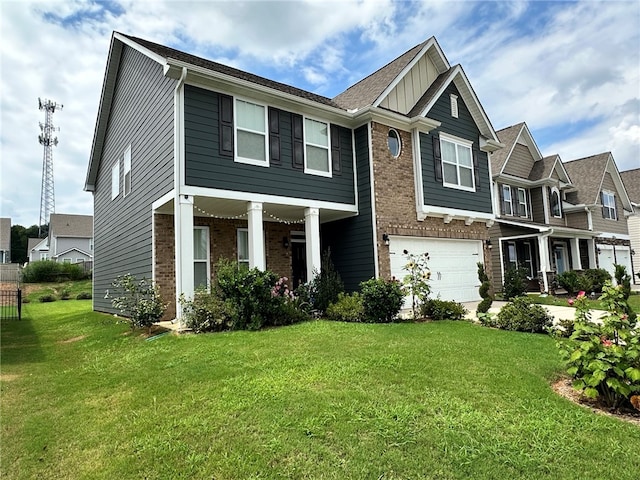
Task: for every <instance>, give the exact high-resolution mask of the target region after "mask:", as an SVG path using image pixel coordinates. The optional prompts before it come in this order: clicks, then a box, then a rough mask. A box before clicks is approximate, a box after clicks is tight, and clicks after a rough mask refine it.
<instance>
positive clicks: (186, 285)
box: [174, 195, 194, 322]
mask: <svg viewBox="0 0 640 480" xmlns="http://www.w3.org/2000/svg"><path fill="white" fill-rule="evenodd" d="M174 229H175V232H176V233H175V252H176V318H177V319H178V320H179V321H180V322H182V307H181V306H180V301H179V298H180V295H181V294H184V295H185V297H187V298H193V293H194V279H193V197H192V196H190V195H180V196H179V201H178V202H175V201H174Z"/></svg>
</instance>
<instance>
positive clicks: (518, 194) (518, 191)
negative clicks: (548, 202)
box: [516, 187, 529, 218]
mask: <svg viewBox="0 0 640 480" xmlns="http://www.w3.org/2000/svg"><path fill="white" fill-rule="evenodd" d="M520 192H522V193H523V194H524V215H520V205H523V202H521V201H520ZM527 192H528V190H527V189H526V188H522V187H517V190H516V194H517V196H518V198H517V201H518V217H520V218H529V203H528V202H527Z"/></svg>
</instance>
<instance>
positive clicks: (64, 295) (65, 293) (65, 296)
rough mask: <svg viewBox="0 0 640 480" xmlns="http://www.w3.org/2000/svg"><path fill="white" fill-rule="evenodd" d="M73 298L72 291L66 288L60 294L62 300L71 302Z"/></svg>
mask: <svg viewBox="0 0 640 480" xmlns="http://www.w3.org/2000/svg"><path fill="white" fill-rule="evenodd" d="M70 298H71V291H70V290H69V289H68V288H65V289H64V290H62V292H60V300H69V299H70Z"/></svg>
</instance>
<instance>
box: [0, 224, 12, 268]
mask: <svg viewBox="0 0 640 480" xmlns="http://www.w3.org/2000/svg"><path fill="white" fill-rule="evenodd" d="M0 263H11V219H10V218H6V217H4V218H0Z"/></svg>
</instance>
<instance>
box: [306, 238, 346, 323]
mask: <svg viewBox="0 0 640 480" xmlns="http://www.w3.org/2000/svg"><path fill="white" fill-rule="evenodd" d="M314 273H315V276H314V277H313V278H312V279H311V281H310V282H309V297H310V299H311V303H312V305H313V308H314V309H315V310H318V311H320V312H321V313H324V312H325V311H326V310H327V307H329V305H330V304H332V303H334V302H335V301H336V300H338V295H339V294H340V293H342V292H344V283H343V281H342V278H340V274H339V273H338V272H337V271H336V269H335V267H334V266H333V262H332V261H331V251H329V250H326V251H325V252H324V253H323V255H322V262H321V266H320V273H318V272H314Z"/></svg>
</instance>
